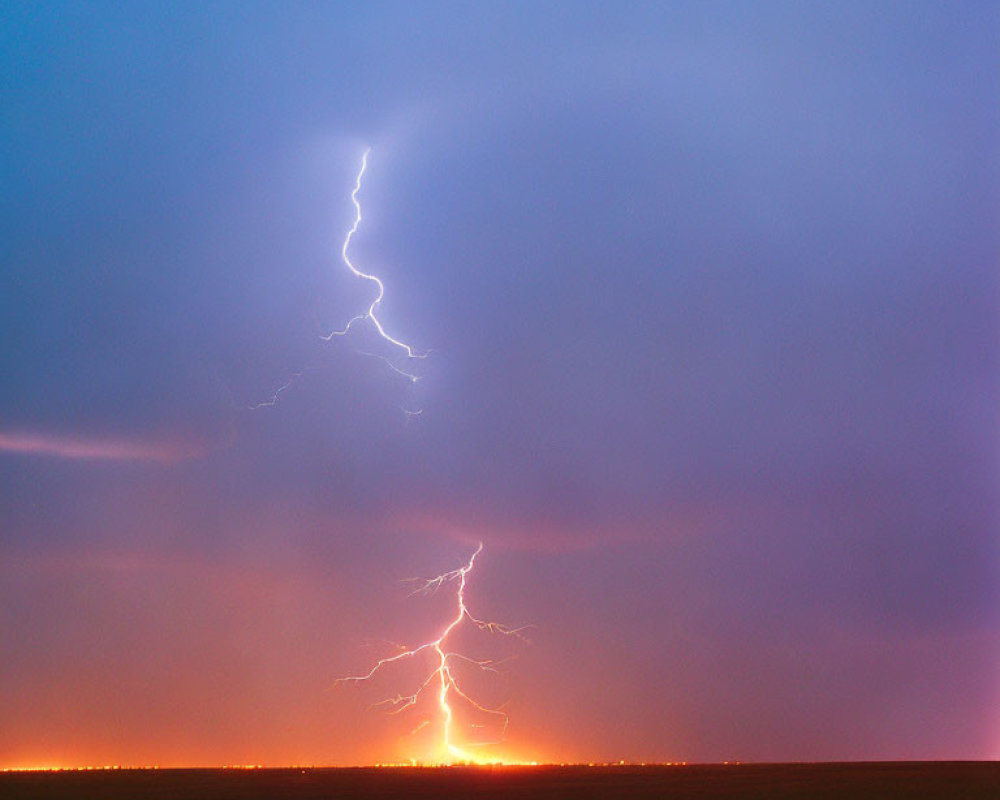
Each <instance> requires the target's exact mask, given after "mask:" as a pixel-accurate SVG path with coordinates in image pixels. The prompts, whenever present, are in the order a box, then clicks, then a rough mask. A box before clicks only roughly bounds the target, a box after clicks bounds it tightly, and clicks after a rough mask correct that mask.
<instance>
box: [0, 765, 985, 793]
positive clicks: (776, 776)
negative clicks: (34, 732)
mask: <svg viewBox="0 0 1000 800" xmlns="http://www.w3.org/2000/svg"><path fill="white" fill-rule="evenodd" d="M0 797H2V798H5V799H7V798H10V799H11V800H13V798H67V799H68V798H146V797H149V798H164V799H166V798H178V799H179V800H187V799H190V798H232V799H233V800H236V798H389V797H393V798H395V797H400V798H410V797H418V798H420V797H444V798H452V797H458V798H464V797H493V798H501V797H502V798H539V799H540V798H581V797H602V798H603V797H610V798H614V797H630V798H631V797H640V798H642V797H658V798H661V797H662V798H688V797H699V798H723V797H725V798H771V799H777V800H780V798H790V797H796V798H799V797H801V798H834V797H837V798H992V799H993V800H996V799H997V798H1000V762H891V763H850V764H744V765H736V766H724V765H691V766H677V767H660V766H644V767H641V766H616V767H576V766H573V767H496V768H491V767H448V768H425V769H411V768H383V769H374V768H365V769H319V768H313V769H305V770H303V769H259V770H221V769H161V770H147V769H134V770H113V771H95V772H33V773H26V772H20V773H6V774H2V775H0Z"/></svg>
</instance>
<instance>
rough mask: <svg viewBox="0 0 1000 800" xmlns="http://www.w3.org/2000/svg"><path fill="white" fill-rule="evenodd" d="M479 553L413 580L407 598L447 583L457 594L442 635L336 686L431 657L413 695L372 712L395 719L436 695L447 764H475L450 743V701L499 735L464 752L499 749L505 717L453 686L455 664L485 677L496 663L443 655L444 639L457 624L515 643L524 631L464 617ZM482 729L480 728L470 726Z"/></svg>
mask: <svg viewBox="0 0 1000 800" xmlns="http://www.w3.org/2000/svg"><path fill="white" fill-rule="evenodd" d="M482 550H483V545H482V542H480V543H479V546H478V547H477V548H476V551H475V552H474V553H473V554H472V556H471V558H469V561H468V563H466V564H465V565H464V566H462V567H459V568H458V569H454V570H451V571H450V572H445V573H444V574H442V575H438V576H437V577H435V578H429V579H418V580H417V581H416V582H417V583H418V586H417V588H416V589H414V590H413V592H411V595H412V594H426V593H432V592H435V591H437V590H438V589H440V588H442V587H443V586H445V585H447V584H451V583H455V584H457V590H456V611H455V616H454V618H452V619H451V621H450V622H448V624H447V625H446V626H445V627H444V628H443V629H442V631H441V633H440V634H439V635H438V636H437V638H436V639H431V640H430V641H427V642H424V643H423V644H420V645H417V646H416V647H409V648H408V647H403V646H399V647H400V652H398V653H396V655H394V656H389V657H387V658H382V659H379V660H378V661H377V662H376V663H375V666H373V667H372V668H371V669H370V670H369V671H368V672H366V673H365V674H363V675H354V676H351V677H347V678H338V679H337V683H360V682H362V681H367V680H370V679H372V678H373V677H375V675H376V674H377V673H378V672H379V671H380V670H382V669H383V668H384V667H387V666H389V665H390V664H394V663H396V662H399V661H405V660H408V659H412V658H415V657H417V656H419V655H421V654H422V653H426V654H428V655H429V656H431V657H432V658H431V661H432V663H433V665H434V666H433V669H432V670H431V672H430V674H429V675H428V676H427V677H426V679H424V681H423V682H422V683H421V684H420V685H419V687H418V688H417V690H416V691H415V692H413V693H412V694H408V695H403V694H400V695H396V696H395V697H390V698H387V699H385V700H381V701H379V702H378V703H376V704H375V706H376V707H389V708H390V709H391V710H390V713H392V714H398V713H400V712H402V711H405V710H406V709H407V708H409V707H410V706H413V705H416V703H417V700H418V699H419V698H420V696H421V695H422V694H423V693H424V691H425V690H428V689H432V687H433V691H434V692H436V694H437V704H438V709H439V711H440V719H441V747H442V751H443V753H445V754H446V757H447V758H448V759H451V760H457V761H463V762H474V761H478V760H479V758H478V757H477V756H476V755H473V754H471V753H469V752H467V751H466V750H463V749H462V747H461V746H459V745H458V744H456V743H455V736H454V726H455V715H454V711H453V709H452V702H453V698H455V697H457V698H459V699H460V700H462V701H463V702H465V703H467V704H468V705H469V706H470V707H472V708H474V709H476V710H477V711H479V712H482V713H484V714H488V715H491V716H493V717H495V718H496V719H497V721H498V727H499V730H500V737H499V738H498V739H497V740H495V741H482V742H471V743H468V744H466V745H465V746H466V747H476V746H483V745H491V744H498V743H499V742H500V741H502V739H503V737H504V735H505V734H506V732H507V724H508V721H509V720H508V717H507V712H505V711H504V710H502V709H500V708H488V707H486V706H484V705H482V704H481V703H478V702H477V701H476V700H474V699H473V698H472V697H470V696H469V695H468V694H467V693H466V692H465V691H463V690H462V688H461V687H460V686H459V684H458V680H457V678H456V676H455V672H454V671H453V665H454V662H456V661H460V662H463V663H465V664H469V665H472V666H474V667H478V668H479V669H481V670H485V671H487V672H495V671H496V668H497V666H499V664H500V663H501V662H499V661H494V660H491V659H486V660H476V659H474V658H470V657H469V656H466V655H463V654H461V653H457V652H454V651H451V650H449V649H448V638H449V637H450V636H451V634H452V632H453V631H454V630H455V629H456V628H458V627H459V625H461V624H462V622H463V621H468V622H469V623H470V624H471V625H474V626H475V627H477V628H479V629H480V630H484V631H489V632H491V633H499V634H503V635H505V636H516V637H517V638H519V639H522V640H523V639H524V637H523V635H522V631H524V630H525V629H526V627H527V626H522V627H520V628H512V627H508V626H506V625H501V624H500V623H497V622H488V621H486V620H482V619H478V618H477V617H474V616H472V614H471V613H470V612H469V608H468V606H467V605H466V603H465V587H466V583H467V580H468V575H469V573H470V572H472V568H473V566H474V565H475V563H476V556H478V555H479V554H480V553H481V552H482ZM427 724H428V723H427V722H426V721H425V722H421V723H420V725H418V726H417V728H415V729H414V731H413V733H416V731H418V730H421V729H422V728H424V727H426V725H427ZM473 727H482V726H473Z"/></svg>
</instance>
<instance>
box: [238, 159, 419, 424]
mask: <svg viewBox="0 0 1000 800" xmlns="http://www.w3.org/2000/svg"><path fill="white" fill-rule="evenodd" d="M369 153H371V148H369V149H367V150H365V152H364V153H363V154H362V156H361V169H360V170H359V171H358V174H357V177H356V178H355V179H354V188H353V189H352V190H351V203H352V204H353V205H354V221H353V222H352V223H351V227H350V229H349V230H348V231H347V235H346V236H345V237H344V243H343V245H341V248H340V257H341V259H342V260H343V262H344V264H346V265H347V268H348V269H349V270H350V271H351V272H352V273H353V274H354V276H355V277H358V278H363V279H364V280H366V281H370V282H371V283H374V284H375V288H376V291H375V298H374V299H373V300H372V301H371V304H370V305H369V306H368V310H367V311H365V312H364V313H362V314H357V315H355V316H354V317H352V318H351V319H350V320H348V322H347V325H345V326H344V328H343V329H342V330H335V331H331V332H330V333H328V334H325V335H321V337H320V338H322V339H323V340H325V341H330V340H331V339H332V338H333V337H334V336H346V335H347V334H348V333H349V332H350V331H351V329H352V328H353V327H354V326H355V325H356V324H360V323H363V322H365V321H366V320H367V321H370V322H371V324H372V327H373V328H374V329H375V332H376V333H377V334H378V336H379V337H380V338H381V339H383V340H384V341H386V342H388V343H389V344H390V345H392V346H393V347H394V348H396V349H397V350H400V351H402V352H401V353H400V354H399V355H400V357H402V356H404V355H405V357H406V360H407V361H410V360H412V359H415V358H426V357H427V353H418V352H417V351H416V350H414V348H413V346H412V345H409V344H407V343H406V342H404V341H402V340H400V339H397V338H396V337H394V336H391V335H390V334H389V333H388V332H387V331H386V329H385V327H384V326H383V324H382V321H381V320H380V319H379V318H378V314H377V313H376V312H377V311H378V309H379V306H381V304H382V299H383V298H384V297H385V284H384V283H382V280H381V278H379V277H378V276H376V275H370V274H369V273H367V272H362V271H361V270H360V269H358V268H357V267H356V266H354V263H353V262H352V261H351V257H350V255H349V254H348V250H349V249H350V246H351V239H352V238H353V237H354V234H355V233H357V231H358V226H359V225H361V203H360V202H358V192H360V191H361V179H362V178H363V177H364V174H365V171H366V170H367V169H368V154H369ZM361 352H362V353H363V354H364V355H367V356H372V357H374V358H377V359H379V360H380V361H382V362H383V363H385V364H386V366H388V367H389V369H391V370H392V371H393V372H395V373H397V374H399V375H402V376H403V377H405V378H406V379H407V380H409V381H410V382H411V383H416V381H417V380H418V376H417V375H416V374H414V373H413V372H410V371H408V370H406V369H403V368H402V367H400V366H399V364H398V360H399V359H398V358H397V359H395V360H394V359H391V358H389V357H388V356H385V355H382V354H380V353H371V352H367V351H361ZM312 367H313V365H309V366H307V367H305V368H303V369H301V370H299V371H298V372H295V373H293V374H292V376H291V377H290V378H289V379H288V380H287V381H285V383H283V384H282V385H281V386H280V387H278V389H277V390H276V391H275V392H274V393H273V394H272V395H271V396H270V397H269V398H268V399H267V400H264V401H262V402H259V403H255V404H254V405H252V406H250V409H251V410H255V409H258V408H266V407H270V406H274V405H276V404H277V402H278V398H279V397H280V396H281V394H282V393H283V392H284V391H286V390H287V389H289V388H290V387H291V386H292V384H293V383H295V381H296V380H298V378H299V377H301V375H302V373H303V372H305V371H307V370H308V369H311V368H312ZM403 411H404V412H405V413H406V414H407V420H409V417H410V416H416V415H419V414H420V413H421V412H420V411H410V410H407V409H405V408H404V409H403Z"/></svg>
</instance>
